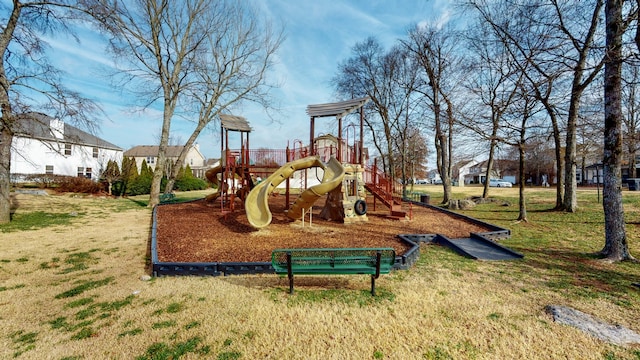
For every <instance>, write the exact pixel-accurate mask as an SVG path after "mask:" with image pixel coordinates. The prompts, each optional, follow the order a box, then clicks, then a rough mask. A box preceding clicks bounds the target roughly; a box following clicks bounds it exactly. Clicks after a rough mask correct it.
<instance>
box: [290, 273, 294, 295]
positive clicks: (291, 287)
mask: <svg viewBox="0 0 640 360" xmlns="http://www.w3.org/2000/svg"><path fill="white" fill-rule="evenodd" d="M289 294H293V275H290V276H289Z"/></svg>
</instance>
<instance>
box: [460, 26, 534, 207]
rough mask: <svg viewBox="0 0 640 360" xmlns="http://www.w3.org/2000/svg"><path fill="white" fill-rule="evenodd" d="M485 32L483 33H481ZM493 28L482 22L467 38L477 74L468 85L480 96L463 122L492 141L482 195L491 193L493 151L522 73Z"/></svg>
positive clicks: (515, 95) (472, 92) (482, 136)
mask: <svg viewBox="0 0 640 360" xmlns="http://www.w3.org/2000/svg"><path fill="white" fill-rule="evenodd" d="M479 34H482V36H478V35H479ZM491 34H492V32H491V31H490V29H487V26H486V24H484V23H480V24H478V27H477V28H474V29H472V30H470V31H469V32H468V35H467V41H468V43H469V47H470V49H471V52H472V55H471V56H470V57H471V58H472V59H473V60H472V61H473V64H472V66H471V70H472V73H473V74H474V75H472V76H470V77H469V80H468V81H467V82H466V87H467V89H468V90H469V92H470V93H471V94H473V95H475V98H476V99H477V100H478V102H479V103H478V104H477V107H476V108H477V109H478V110H476V111H475V112H473V115H472V116H470V117H467V120H466V121H465V122H463V124H464V126H465V127H467V128H469V129H471V130H472V131H473V132H475V133H476V134H478V135H479V136H480V137H481V138H483V139H486V140H488V141H489V159H488V160H487V170H486V174H485V179H487V180H486V181H485V182H484V189H483V192H482V197H483V198H486V197H488V196H489V181H488V180H489V179H490V178H491V173H492V171H493V164H494V155H495V150H496V146H497V144H498V141H499V138H498V131H499V130H500V127H501V126H502V124H503V121H504V119H503V116H504V114H505V112H507V111H508V109H509V108H510V107H511V105H512V104H513V102H514V101H515V99H516V97H517V94H518V93H519V92H520V85H519V84H520V83H521V80H522V76H523V75H522V73H521V72H520V71H519V68H518V66H517V64H515V59H513V58H512V57H511V56H510V54H509V52H508V51H507V50H506V49H505V44H504V42H502V41H501V40H500V39H499V38H497V39H496V38H495V36H491Z"/></svg>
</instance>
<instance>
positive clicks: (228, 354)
mask: <svg viewBox="0 0 640 360" xmlns="http://www.w3.org/2000/svg"><path fill="white" fill-rule="evenodd" d="M241 357H242V353H241V352H238V351H223V352H221V353H220V354H218V356H217V357H216V359H217V360H237V359H240V358H241Z"/></svg>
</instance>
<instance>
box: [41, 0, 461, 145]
mask: <svg viewBox="0 0 640 360" xmlns="http://www.w3.org/2000/svg"><path fill="white" fill-rule="evenodd" d="M251 4H252V5H253V6H256V7H257V8H258V9H259V10H258V13H259V14H261V15H263V16H266V17H267V18H269V19H271V20H272V21H273V22H274V23H279V22H282V23H284V25H285V27H286V40H285V41H284V43H283V44H282V47H281V48H280V51H279V52H278V55H277V63H276V64H275V66H274V69H273V74H271V78H272V79H274V80H276V81H278V82H280V83H281V84H282V86H281V88H279V89H277V90H276V91H275V92H274V96H275V97H276V98H277V102H278V103H280V104H281V105H282V111H281V112H279V113H277V114H276V116H275V120H276V122H273V121H272V119H271V118H270V117H269V116H268V115H267V114H266V113H265V112H264V110H263V109H261V108H258V107H255V106H253V105H247V106H245V107H243V108H240V109H237V110H235V111H237V113H235V114H236V115H240V116H244V117H246V118H247V119H248V120H249V122H250V124H251V126H252V127H253V129H254V131H253V132H252V133H251V143H250V145H251V147H252V148H260V147H266V148H284V147H285V146H286V145H287V142H292V141H293V140H295V139H299V140H302V141H304V142H305V143H306V142H308V138H309V118H308V116H307V114H306V107H307V106H308V105H310V104H319V103H325V102H332V101H335V100H336V99H335V98H333V88H332V86H331V79H332V78H333V77H334V76H335V74H336V72H337V68H338V64H339V63H340V62H341V61H343V60H346V59H347V58H348V57H349V56H350V55H351V49H352V47H353V46H354V45H355V44H356V43H357V42H359V41H362V40H364V39H365V38H367V37H369V36H374V37H377V38H378V39H379V40H380V41H381V42H382V43H383V44H384V45H385V46H387V47H390V46H391V45H392V44H393V43H394V42H395V41H396V40H397V39H398V38H401V37H403V36H404V35H405V34H406V32H407V30H408V28H409V27H411V26H415V25H416V24H418V23H420V22H421V21H425V20H428V21H430V22H433V21H440V22H446V21H448V17H449V16H450V14H449V12H448V9H449V1H445V0H434V1H426V0H368V1H365V0H350V1H291V0H269V1H264V0H253V1H251ZM78 35H79V38H80V42H79V43H78V42H75V41H74V40H73V39H71V38H65V37H49V38H47V41H48V43H49V44H50V45H51V48H52V50H53V56H54V57H55V61H56V63H57V64H58V66H59V67H60V68H61V69H62V70H65V71H66V72H67V73H68V76H67V78H66V81H67V84H66V85H67V86H68V87H71V88H73V89H74V90H76V91H81V92H82V93H84V94H85V96H87V97H90V98H92V99H95V100H97V101H99V102H100V103H101V104H102V106H103V108H104V109H105V112H106V114H107V117H108V118H107V119H105V121H104V122H103V126H102V137H103V138H104V139H105V140H107V141H110V142H112V143H114V144H116V145H118V146H120V147H123V148H125V149H127V148H129V147H132V146H134V145H142V144H154V143H155V142H157V134H158V133H159V128H160V123H159V119H161V113H159V112H158V110H157V109H146V110H145V111H142V112H138V111H129V110H130V109H132V107H133V102H132V101H131V99H130V97H127V96H126V95H123V94H122V93H121V91H120V90H119V89H114V88H112V87H110V85H109V79H108V77H105V76H103V75H104V74H109V73H110V71H106V70H107V69H113V68H114V63H113V61H112V59H111V58H110V57H109V56H108V55H107V54H106V42H105V40H104V39H103V38H102V37H101V36H100V34H97V33H95V32H93V31H91V30H90V29H88V28H82V29H81V31H80V32H79V33H78ZM333 126H334V125H333V121H331V119H329V120H327V121H320V122H318V124H317V128H316V132H317V133H316V135H317V134H319V133H326V132H330V131H332V127H333ZM192 129H193V127H192V124H190V123H188V122H184V123H183V122H177V123H176V124H175V125H174V126H173V127H172V134H171V136H172V137H173V138H180V139H183V140H186V139H187V138H188V136H189V134H190V131H191V130H192ZM218 133H219V129H213V128H212V129H209V130H207V131H205V132H203V134H202V135H201V136H200V138H199V144H200V147H201V150H202V151H203V153H204V154H205V155H206V156H208V157H217V156H219V149H220V145H219V141H220V139H219V135H218Z"/></svg>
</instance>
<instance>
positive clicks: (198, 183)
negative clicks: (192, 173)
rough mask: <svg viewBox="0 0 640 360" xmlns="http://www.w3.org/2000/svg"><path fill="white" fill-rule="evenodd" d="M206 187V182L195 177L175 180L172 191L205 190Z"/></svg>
mask: <svg viewBox="0 0 640 360" xmlns="http://www.w3.org/2000/svg"><path fill="white" fill-rule="evenodd" d="M207 187H208V185H207V182H206V181H204V180H202V179H198V178H196V177H184V178H182V179H177V180H176V183H175V185H174V189H175V190H179V191H191V190H205V189H206V188H207Z"/></svg>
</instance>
